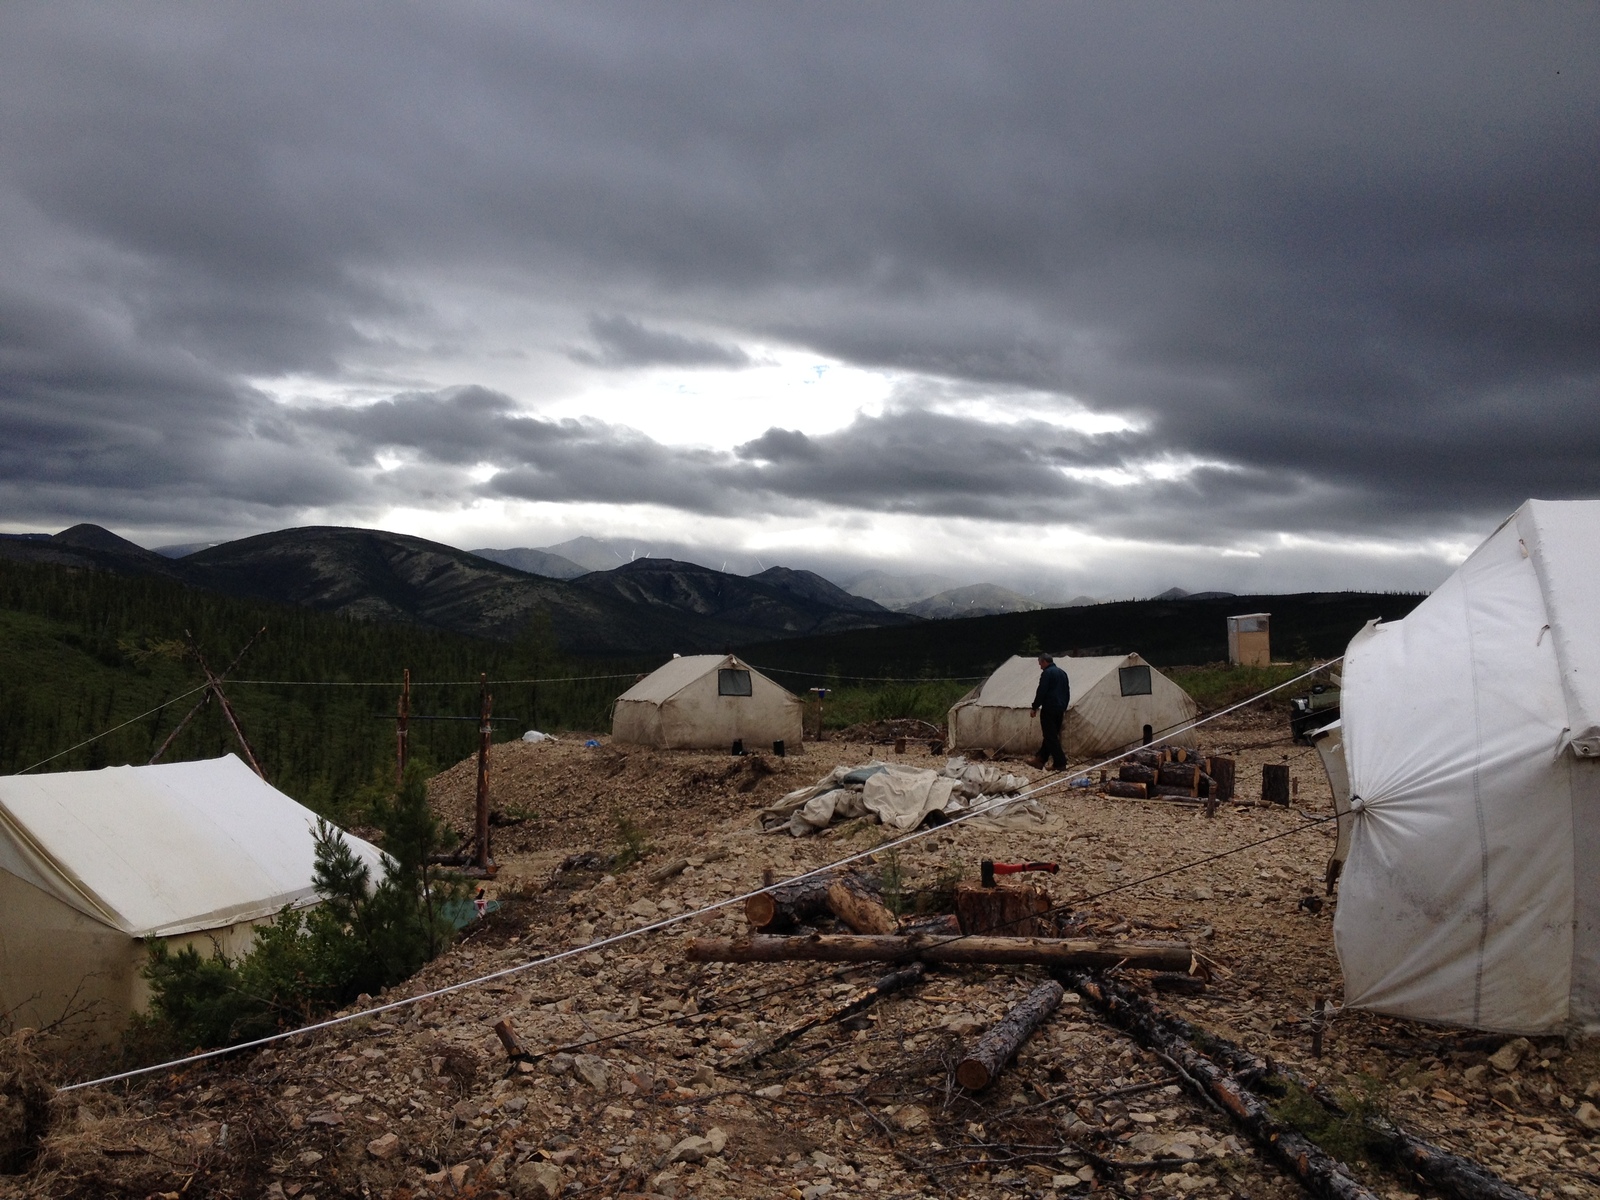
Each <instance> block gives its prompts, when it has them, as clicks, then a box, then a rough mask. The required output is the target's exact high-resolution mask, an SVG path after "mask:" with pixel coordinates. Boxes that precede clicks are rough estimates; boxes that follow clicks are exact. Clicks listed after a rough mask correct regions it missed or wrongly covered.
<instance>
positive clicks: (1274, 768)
mask: <svg viewBox="0 0 1600 1200" xmlns="http://www.w3.org/2000/svg"><path fill="white" fill-rule="evenodd" d="M1261 802H1262V803H1263V804H1279V805H1282V806H1283V807H1284V808H1287V807H1288V806H1289V764H1288V763H1264V764H1263V765H1262V767H1261Z"/></svg>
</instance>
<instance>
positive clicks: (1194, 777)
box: [1156, 763, 1200, 796]
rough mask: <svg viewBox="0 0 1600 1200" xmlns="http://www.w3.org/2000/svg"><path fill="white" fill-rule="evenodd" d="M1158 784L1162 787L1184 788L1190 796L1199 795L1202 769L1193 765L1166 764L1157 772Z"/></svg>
mask: <svg viewBox="0 0 1600 1200" xmlns="http://www.w3.org/2000/svg"><path fill="white" fill-rule="evenodd" d="M1156 784H1157V785H1158V786H1160V787H1169V788H1182V789H1184V791H1185V792H1186V793H1187V794H1188V795H1190V796H1195V795H1198V794H1199V791H1200V768H1199V767H1197V766H1195V765H1194V764H1193V763H1164V764H1162V767H1161V769H1160V770H1159V771H1158V772H1156ZM1168 794H1169V795H1170V794H1171V793H1168Z"/></svg>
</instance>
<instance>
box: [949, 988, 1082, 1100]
mask: <svg viewBox="0 0 1600 1200" xmlns="http://www.w3.org/2000/svg"><path fill="white" fill-rule="evenodd" d="M1066 994H1067V990H1066V988H1064V987H1062V986H1061V985H1060V984H1059V983H1057V982H1056V981H1055V980H1054V979H1047V980H1045V982H1043V983H1041V984H1040V985H1039V986H1038V987H1036V988H1034V989H1033V991H1031V992H1029V993H1028V996H1027V999H1025V1000H1023V1002H1022V1003H1021V1004H1019V1005H1017V1006H1016V1007H1015V1008H1013V1009H1012V1010H1011V1011H1010V1012H1008V1013H1007V1014H1006V1015H1005V1016H1004V1017H1003V1018H1002V1019H1001V1021H1000V1023H999V1024H998V1025H996V1026H995V1027H994V1028H993V1029H991V1030H989V1032H988V1033H986V1034H984V1035H983V1036H982V1037H981V1038H979V1039H978V1040H977V1042H976V1043H975V1044H974V1045H973V1047H972V1049H971V1050H969V1051H967V1053H966V1055H965V1056H964V1057H963V1058H962V1060H961V1063H960V1065H959V1066H957V1067H956V1082H957V1083H959V1084H960V1085H961V1086H962V1087H964V1088H966V1089H967V1090H968V1091H969V1092H981V1091H982V1090H983V1089H984V1088H986V1087H988V1086H989V1085H990V1084H991V1083H993V1082H994V1081H995V1078H996V1076H998V1075H999V1074H1000V1072H1001V1071H1003V1070H1004V1069H1005V1065H1006V1064H1007V1063H1008V1062H1010V1061H1011V1060H1012V1059H1013V1058H1015V1057H1016V1054H1017V1051H1018V1050H1019V1049H1021V1048H1022V1043H1023V1042H1025V1041H1027V1040H1028V1038H1029V1037H1031V1036H1032V1035H1033V1031H1034V1030H1035V1029H1037V1028H1039V1026H1040V1025H1043V1024H1044V1022H1045V1019H1046V1018H1048V1017H1049V1016H1050V1014H1051V1013H1053V1012H1055V1010H1056V1008H1057V1006H1058V1005H1060V1003H1061V997H1063V996H1064V995H1066Z"/></svg>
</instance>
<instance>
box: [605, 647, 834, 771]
mask: <svg viewBox="0 0 1600 1200" xmlns="http://www.w3.org/2000/svg"><path fill="white" fill-rule="evenodd" d="M803 713H804V706H803V705H802V704H801V701H800V698H799V697H798V696H795V695H793V694H791V693H790V692H787V691H785V690H784V689H783V688H781V687H779V686H778V685H777V684H775V683H773V682H772V680H770V679H768V678H767V677H766V676H765V675H763V674H762V673H761V672H760V671H757V670H754V669H753V668H751V667H750V665H749V664H748V663H744V662H741V661H740V660H739V659H738V658H735V657H734V656H733V655H731V654H692V655H689V656H688V657H686V658H674V659H672V660H671V661H670V662H668V663H666V664H665V665H664V666H662V667H660V668H658V669H657V670H654V671H652V672H651V673H650V674H648V675H646V676H645V677H644V678H643V679H641V680H640V681H639V682H638V683H636V684H634V685H633V686H632V687H631V688H629V689H628V690H627V691H625V692H623V693H622V695H621V696H620V697H618V698H617V705H616V708H615V710H614V711H613V712H612V716H611V736H612V737H613V738H615V739H616V740H617V741H619V742H634V743H637V744H639V745H642V746H661V747H664V748H667V749H677V750H683V749H698V750H706V749H717V748H720V749H724V750H726V749H728V748H729V747H730V746H732V745H733V743H734V742H736V741H742V742H744V744H745V745H746V746H747V747H748V748H749V749H751V750H757V749H761V748H763V747H766V746H770V745H771V744H772V743H773V742H779V741H781V742H783V743H784V745H785V747H786V749H792V750H795V751H798V750H799V749H800V742H801V739H802V738H803V737H804V733H805V726H804V720H803Z"/></svg>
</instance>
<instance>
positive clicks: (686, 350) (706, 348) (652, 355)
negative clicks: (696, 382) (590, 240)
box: [568, 316, 751, 367]
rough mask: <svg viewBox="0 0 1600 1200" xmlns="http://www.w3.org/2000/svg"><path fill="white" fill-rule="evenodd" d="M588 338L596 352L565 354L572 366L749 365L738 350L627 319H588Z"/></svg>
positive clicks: (571, 352)
mask: <svg viewBox="0 0 1600 1200" xmlns="http://www.w3.org/2000/svg"><path fill="white" fill-rule="evenodd" d="M589 335H590V336H591V337H592V338H594V340H595V342H596V344H597V345H598V346H599V350H598V351H596V350H587V349H582V348H579V349H575V350H571V351H568V355H569V357H571V358H572V360H573V361H574V362H581V363H588V364H590V365H591V366H596V367H653V366H678V367H748V366H750V364H751V359H750V356H749V355H748V354H746V353H745V352H744V351H743V350H741V349H740V348H739V347H738V346H725V345H723V344H722V343H721V342H713V341H710V340H708V339H705V338H691V337H684V336H683V335H682V334H680V333H668V332H666V331H665V330H661V329H648V328H646V327H645V326H644V325H643V324H641V323H640V322H638V321H635V320H633V319H632V318H630V317H600V316H594V317H590V318H589Z"/></svg>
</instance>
